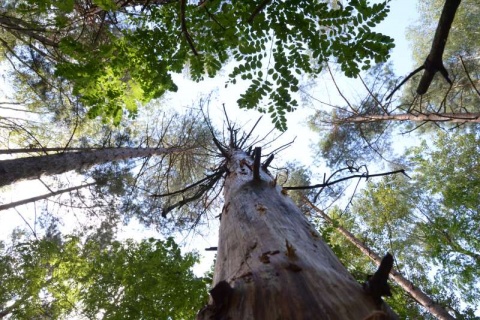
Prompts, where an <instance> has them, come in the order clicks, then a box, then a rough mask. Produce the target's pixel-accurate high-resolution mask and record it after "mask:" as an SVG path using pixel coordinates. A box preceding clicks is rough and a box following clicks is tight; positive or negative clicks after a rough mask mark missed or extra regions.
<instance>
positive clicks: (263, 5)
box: [247, 0, 271, 23]
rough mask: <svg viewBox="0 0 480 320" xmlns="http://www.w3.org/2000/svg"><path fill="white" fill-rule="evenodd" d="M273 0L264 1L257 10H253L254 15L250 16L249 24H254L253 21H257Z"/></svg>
mask: <svg viewBox="0 0 480 320" xmlns="http://www.w3.org/2000/svg"><path fill="white" fill-rule="evenodd" d="M270 1H271V0H263V1H262V2H261V3H260V4H259V5H258V6H257V7H256V8H255V10H253V12H252V14H251V15H250V17H249V18H248V19H247V22H248V23H252V22H253V19H255V17H256V16H257V15H258V14H259V13H260V12H262V10H263V9H265V7H266V6H267V5H268V4H269V3H270Z"/></svg>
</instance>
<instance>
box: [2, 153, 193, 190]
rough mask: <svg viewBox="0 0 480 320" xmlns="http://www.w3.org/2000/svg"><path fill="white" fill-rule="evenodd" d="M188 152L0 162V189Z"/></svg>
mask: <svg viewBox="0 0 480 320" xmlns="http://www.w3.org/2000/svg"><path fill="white" fill-rule="evenodd" d="M187 150H191V148H115V149H104V150H95V151H87V152H68V153H61V154H52V155H46V156H39V157H26V158H17V159H12V160H2V161H0V187H2V186H6V185H9V184H11V183H14V182H17V181H20V180H23V179H36V178H39V177H40V176H41V175H52V174H60V173H64V172H67V171H71V170H77V169H82V168H88V167H91V166H93V165H95V164H100V163H107V162H111V161H117V160H124V159H133V158H140V157H149V156H153V155H167V154H171V153H178V152H184V151H187Z"/></svg>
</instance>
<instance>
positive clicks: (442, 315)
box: [304, 198, 455, 320]
mask: <svg viewBox="0 0 480 320" xmlns="http://www.w3.org/2000/svg"><path fill="white" fill-rule="evenodd" d="M304 200H305V203H307V204H308V205H309V206H310V207H311V208H312V209H313V210H315V212H317V213H318V214H320V216H321V217H322V218H323V219H325V221H327V222H328V223H330V224H331V225H334V224H333V221H332V219H330V217H329V216H328V215H327V214H326V213H325V212H324V211H323V210H321V209H319V208H317V207H316V206H315V205H314V204H313V203H311V202H310V201H309V200H308V199H306V198H304ZM335 228H336V229H337V230H338V232H340V233H341V234H343V235H344V236H345V238H347V240H348V241H350V242H351V243H352V244H353V245H354V246H356V247H357V248H358V249H360V251H362V252H363V253H364V254H365V255H366V256H367V257H369V258H370V259H372V260H373V261H374V262H375V263H376V264H377V265H380V262H381V261H382V258H381V257H379V256H378V255H377V254H376V253H375V252H373V251H371V250H370V248H368V247H367V246H366V245H364V244H363V243H362V242H361V241H360V240H359V239H357V238H356V237H355V236H354V235H353V234H352V233H350V232H349V231H347V230H346V229H345V228H343V227H340V226H338V227H335ZM390 278H392V279H393V280H394V281H395V282H396V283H397V284H398V285H399V286H400V287H402V288H403V290H405V291H406V292H407V293H408V294H409V295H410V296H411V297H412V298H413V299H415V300H416V301H417V302H418V303H419V304H420V305H422V306H423V307H424V308H425V309H426V310H427V311H428V312H430V313H431V314H432V315H434V316H435V317H437V318H438V319H442V320H447V319H448V320H453V319H455V318H454V317H452V316H451V315H450V314H449V313H448V312H447V311H446V310H445V309H444V308H443V307H442V306H440V305H439V304H437V303H435V301H433V300H432V299H431V298H430V297H429V296H428V295H426V294H425V293H424V292H423V291H422V290H420V289H419V288H418V287H415V285H414V284H413V283H412V282H410V281H409V280H407V279H406V278H404V277H403V276H402V275H401V274H400V273H398V272H396V271H395V270H392V271H391V272H390Z"/></svg>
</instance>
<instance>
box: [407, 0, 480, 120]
mask: <svg viewBox="0 0 480 320" xmlns="http://www.w3.org/2000/svg"><path fill="white" fill-rule="evenodd" d="M444 2H445V1H442V0H425V1H421V2H419V5H418V8H419V12H420V15H419V17H420V19H419V20H418V21H416V22H415V23H414V24H412V25H411V26H410V27H409V29H408V32H407V36H408V37H409V40H410V42H411V47H412V49H413V57H414V60H415V63H416V65H417V66H420V65H421V64H423V63H424V61H425V59H426V58H427V55H428V53H429V50H430V47H431V41H432V40H433V37H434V34H435V30H436V28H437V25H438V20H439V18H440V15H441V12H442V8H443V5H444ZM479 23H480V8H479V6H478V1H476V0H464V1H462V2H461V4H460V6H459V7H458V10H457V12H456V14H455V19H454V21H453V23H452V28H451V29H450V32H449V36H448V40H447V42H446V46H445V52H444V54H443V62H444V65H445V67H446V69H447V71H448V73H449V77H450V78H451V80H452V81H453V86H450V85H449V84H448V83H447V82H446V81H445V79H444V78H443V77H442V76H441V75H440V74H437V75H436V76H435V78H434V80H433V82H432V85H431V86H430V88H429V91H428V92H427V94H425V95H423V96H422V99H421V101H418V99H415V90H416V86H417V85H418V81H419V79H420V77H421V74H422V73H419V74H418V75H416V76H415V77H414V78H412V80H410V81H409V82H408V83H407V88H406V90H405V91H404V95H403V100H404V101H403V103H408V104H412V105H413V106H414V107H415V108H416V110H419V111H420V112H421V113H427V112H432V113H438V112H455V113H464V112H474V113H478V112H480V108H479V106H480V96H479V95H478V93H477V90H476V88H478V84H476V81H478V74H479V71H480V64H479V60H478V56H479V54H480V45H479V41H478V33H476V32H475V30H476V28H475V27H474V26H477V25H478V24H479ZM462 60H463V63H462ZM469 77H470V78H471V79H472V80H473V82H472V81H470V79H469ZM475 87H476V88H475ZM410 110H412V109H410ZM422 129H429V130H432V129H436V127H435V126H429V125H427V126H424V127H422Z"/></svg>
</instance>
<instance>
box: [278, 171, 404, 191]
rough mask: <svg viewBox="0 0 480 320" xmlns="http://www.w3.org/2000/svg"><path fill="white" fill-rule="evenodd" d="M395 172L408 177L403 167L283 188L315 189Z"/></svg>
mask: <svg viewBox="0 0 480 320" xmlns="http://www.w3.org/2000/svg"><path fill="white" fill-rule="evenodd" d="M396 173H403V174H404V175H405V176H407V177H408V178H410V177H409V176H408V175H407V174H406V173H405V170H404V169H400V170H395V171H390V172H383V173H374V174H354V175H351V176H348V177H344V178H341V179H338V180H334V181H331V182H326V183H319V184H316V185H313V186H297V187H283V189H285V190H309V189H316V188H323V187H327V186H331V185H333V184H336V183H339V182H342V181H345V180H349V179H353V178H365V179H367V180H368V179H370V178H373V177H380V176H388V175H391V174H396Z"/></svg>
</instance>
